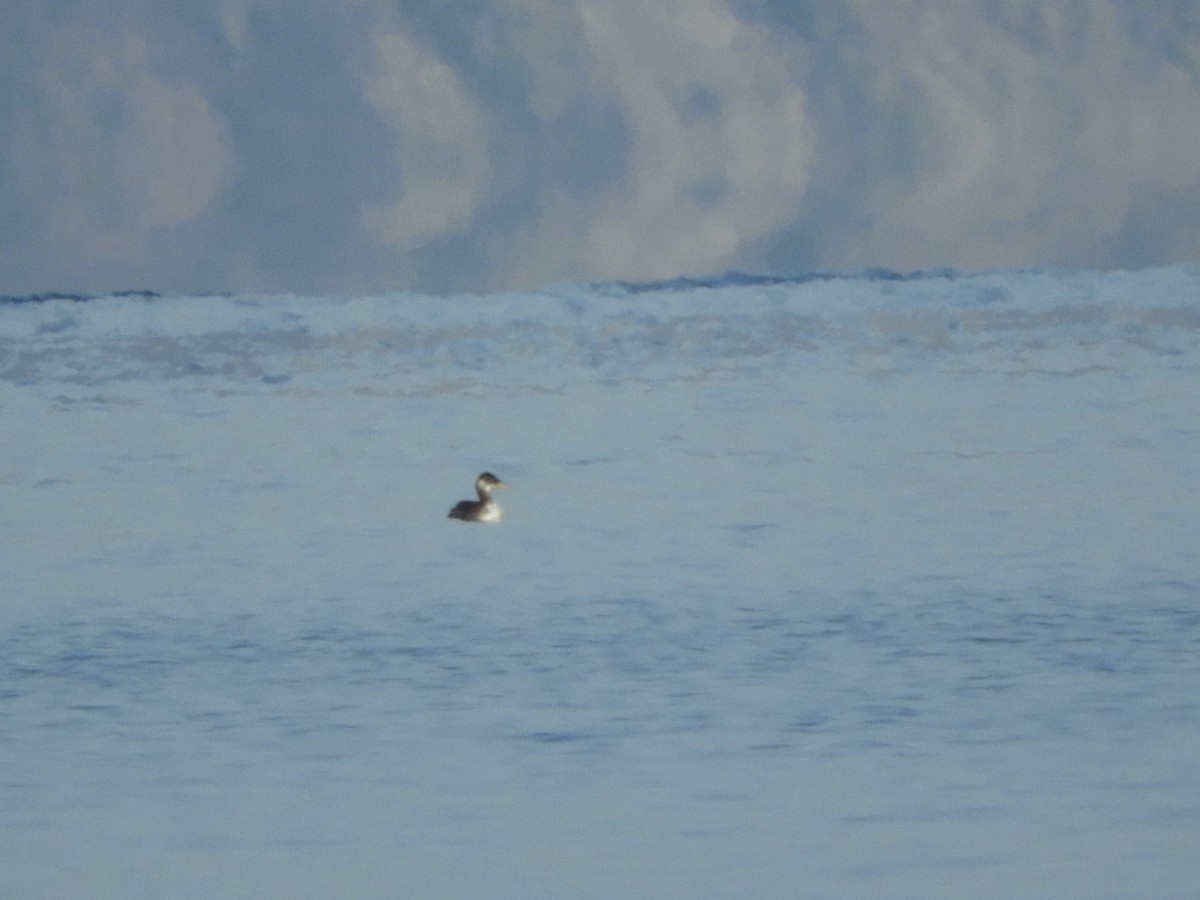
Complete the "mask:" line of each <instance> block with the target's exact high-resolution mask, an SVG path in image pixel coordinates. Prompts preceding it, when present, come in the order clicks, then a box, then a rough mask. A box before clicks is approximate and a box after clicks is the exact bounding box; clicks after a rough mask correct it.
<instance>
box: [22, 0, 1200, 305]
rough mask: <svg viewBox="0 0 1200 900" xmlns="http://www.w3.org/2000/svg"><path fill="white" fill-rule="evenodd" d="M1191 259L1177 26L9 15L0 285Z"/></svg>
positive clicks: (73, 10)
mask: <svg viewBox="0 0 1200 900" xmlns="http://www.w3.org/2000/svg"><path fill="white" fill-rule="evenodd" d="M1198 258H1200V4H1197V3H1192V2H1177V3H1166V2H1163V3H1157V2H1156V3H1139V2H1132V0H888V2H886V3H885V2H879V0H812V2H805V0H657V2H653V3H651V2H646V0H576V2H570V3H566V2H562V0H392V2H383V0H340V2H338V3H326V2H321V0H189V2H187V3H179V4H164V3H161V2H154V0H5V2H4V4H3V6H2V8H0V293H3V294H21V293H33V292H45V291H76V292H86V293H96V292H104V291H114V290H123V289H151V290H158V291H170V292H207V291H220V292H248V293H279V292H294V293H300V294H318V293H320V294H324V293H345V294H354V293H381V292H386V291H392V290H419V291H432V292H442V291H456V290H465V291H475V292H490V291H499V290H505V289H511V288H535V287H539V286H546V285H551V284H556V283H560V282H564V281H594V280H602V279H626V280H648V279H657V278H671V277H675V276H681V275H705V274H717V273H721V272H725V271H729V270H740V271H745V272H755V273H772V274H799V273H804V272H810V271H813V270H821V271H854V270H859V269H863V268H868V267H885V268H892V269H898V270H901V271H909V270H913V269H924V268H936V267H952V268H958V269H962V270H968V271H970V270H979V269H994V268H1005V267H1025V266H1057V267H1088V268H1098V269H1120V268H1141V267H1146V266H1154V265H1160V264H1167V263H1174V262H1182V261H1189V260H1197V259H1198Z"/></svg>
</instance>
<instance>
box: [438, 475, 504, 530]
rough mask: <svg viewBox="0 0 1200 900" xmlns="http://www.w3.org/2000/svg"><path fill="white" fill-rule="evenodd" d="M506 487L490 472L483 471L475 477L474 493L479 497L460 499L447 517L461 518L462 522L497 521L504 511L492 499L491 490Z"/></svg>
mask: <svg viewBox="0 0 1200 900" xmlns="http://www.w3.org/2000/svg"><path fill="white" fill-rule="evenodd" d="M506 487H508V485H507V484H505V483H504V482H503V481H501V480H500V479H499V478H497V477H496V476H495V475H493V474H492V473H491V472H484V473H483V474H482V475H480V476H479V477H478V478H476V479H475V493H477V494H478V495H479V499H478V500H460V501H459V502H458V503H457V504H456V505H455V507H454V509H452V510H450V516H449V518H451V519H462V520H463V521H464V522H499V521H500V520H501V519H502V518H503V517H504V513H503V512H502V511H501V510H500V504H499V503H497V502H496V501H495V500H493V499H492V491H494V490H495V489H496V488H506Z"/></svg>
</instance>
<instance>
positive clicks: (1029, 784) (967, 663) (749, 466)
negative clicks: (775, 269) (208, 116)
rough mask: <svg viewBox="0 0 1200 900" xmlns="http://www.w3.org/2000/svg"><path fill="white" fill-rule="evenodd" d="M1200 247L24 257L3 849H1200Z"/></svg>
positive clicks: (537, 877)
mask: <svg viewBox="0 0 1200 900" xmlns="http://www.w3.org/2000/svg"><path fill="white" fill-rule="evenodd" d="M1197 286H1200V277H1198V276H1197V275H1196V274H1195V273H1194V272H1191V271H1188V270H1183V271H1180V270H1164V271H1163V272H1159V273H1144V274H1141V275H1131V276H1125V277H1124V280H1122V278H1115V277H1110V276H1100V275H1094V274H1086V273H1085V274H1082V275H1078V274H1077V275H1074V276H1066V275H1061V276H1059V275H1053V274H1044V273H1040V274H1039V273H1012V274H1006V275H996V276H990V277H989V278H988V279H982V280H981V279H967V278H955V277H936V278H924V279H922V278H916V279H909V280H900V281H887V280H879V279H830V280H823V281H817V282H809V281H798V282H794V283H787V282H775V281H763V282H762V283H751V284H742V283H734V282H730V283H728V284H725V285H721V284H717V285H715V286H704V285H691V284H681V285H676V286H669V287H664V288H663V289H661V290H659V291H657V292H656V291H653V290H651V291H643V290H642V289H640V288H633V287H624V288H620V287H611V286H609V287H599V288H587V289H581V288H580V289H576V288H572V289H563V291H562V292H560V293H559V294H557V295H515V296H511V297H498V298H482V299H479V300H470V299H465V298H458V299H454V300H445V301H432V300H427V299H423V298H404V297H398V298H386V299H376V300H371V299H362V300H340V299H336V298H328V299H322V300H303V299H295V298H274V299H270V298H268V299H255V298H179V299H165V298H144V297H132V298H131V297H126V298H115V299H107V300H93V301H88V302H86V303H73V302H70V301H52V302H48V303H38V304H17V305H11V306H6V307H0V323H3V324H5V325H6V329H5V333H6V334H7V335H8V337H7V338H5V339H3V340H0V354H3V355H0V391H2V392H3V396H4V400H5V402H4V409H5V410H6V411H7V412H6V414H5V417H6V419H7V421H6V422H5V427H4V429H3V437H2V438H0V446H2V448H3V454H4V455H3V459H4V460H5V469H4V473H3V478H2V480H0V489H2V490H3V498H4V502H3V504H2V507H0V525H2V528H3V536H4V542H3V548H2V549H0V563H2V564H3V570H4V572H5V581H6V585H7V586H6V587H5V589H4V595H3V599H0V624H2V625H3V632H2V633H0V679H2V680H0V772H2V774H0V791H2V792H3V796H4V802H3V804H2V805H0V847H2V848H3V849H0V857H2V858H3V863H4V864H3V866H0V896H12V897H20V898H29V897H60V896H89V897H121V898H129V897H160V896H171V897H205V898H208V897H214V896H221V897H281V898H283V897H287V898H306V897H312V898H318V897H321V898H323V897H329V896H334V895H337V896H351V895H353V896H414V897H415V896H420V897H501V898H510V897H511V898H527V897H547V898H549V897H564V896H570V897H596V898H601V897H603V898H608V897H655V898H661V897H689V898H692V897H695V898H709V897H711V898H723V897H733V896H739V897H740V896H755V897H848V896H849V897H871V898H881V897H896V898H900V897H912V898H929V897H945V898H959V897H964V896H971V897H996V898H1000V897H1012V896H1022V897H1055V898H1061V897H1087V898H1095V897H1113V898H1117V897H1121V898H1124V897H1129V896H1141V897H1157V898H1167V897H1179V898H1184V897H1191V896H1193V894H1194V889H1195V885H1196V884H1197V883H1200V858H1198V857H1197V854H1196V853H1195V850H1194V848H1195V847H1196V846H1197V841H1198V839H1200V774H1198V773H1200V767H1198V766H1197V757H1198V755H1200V577H1198V575H1200V573H1198V572H1197V571H1196V561H1195V554H1194V549H1193V548H1194V542H1195V535H1196V534H1197V533H1198V531H1197V528H1198V526H1200V520H1198V515H1200V514H1198V513H1197V510H1198V509H1200V504H1198V503H1197V499H1198V497H1197V485H1198V484H1200V451H1197V449H1196V447H1197V446H1198V445H1197V442H1196V441H1197V431H1198V426H1200V409H1198V405H1197V404H1196V403H1195V400H1194V398H1195V397H1196V396H1197V395H1198V394H1197V388H1200V377H1198V374H1200V367H1198V365H1197V362H1198V357H1197V340H1198V337H1200V318H1197V316H1196V313H1195V303H1196V301H1195V299H1193V298H1194V297H1195V296H1197V293H1196V291H1195V290H1194V289H1195V288H1196V287H1197ZM1056 292H1058V293H1056ZM482 468H492V469H494V470H495V471H496V472H497V473H498V474H500V475H501V476H502V477H503V478H505V480H507V481H509V482H510V483H511V484H512V485H513V489H512V490H510V491H508V492H505V493H504V494H503V495H502V496H501V499H502V501H503V502H504V503H505V507H506V511H507V519H506V521H505V522H503V523H501V524H500V525H497V526H474V525H464V524H462V523H458V522H452V521H449V520H447V519H445V512H446V510H447V509H448V508H449V507H450V505H451V504H452V503H453V502H454V501H456V500H458V499H460V498H461V497H465V496H467V495H468V494H469V492H470V484H471V481H472V480H473V478H474V476H475V474H476V473H477V471H478V470H480V469H482Z"/></svg>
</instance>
